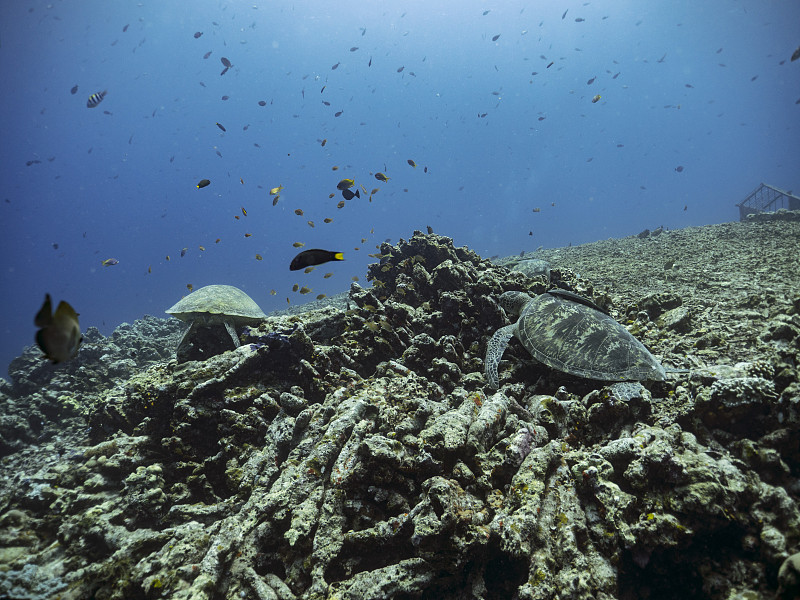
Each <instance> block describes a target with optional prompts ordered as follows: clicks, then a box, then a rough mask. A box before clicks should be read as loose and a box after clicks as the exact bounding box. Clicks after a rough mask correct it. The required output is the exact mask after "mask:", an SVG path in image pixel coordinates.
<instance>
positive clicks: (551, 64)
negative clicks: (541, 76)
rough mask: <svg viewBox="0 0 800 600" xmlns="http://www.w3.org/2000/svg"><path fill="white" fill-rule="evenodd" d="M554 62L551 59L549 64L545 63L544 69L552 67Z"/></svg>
mask: <svg viewBox="0 0 800 600" xmlns="http://www.w3.org/2000/svg"><path fill="white" fill-rule="evenodd" d="M554 64H555V63H554V62H552V61H551V62H550V64H549V65H547V66H546V67H545V69H549V68H550V67H552V66H553V65H554Z"/></svg>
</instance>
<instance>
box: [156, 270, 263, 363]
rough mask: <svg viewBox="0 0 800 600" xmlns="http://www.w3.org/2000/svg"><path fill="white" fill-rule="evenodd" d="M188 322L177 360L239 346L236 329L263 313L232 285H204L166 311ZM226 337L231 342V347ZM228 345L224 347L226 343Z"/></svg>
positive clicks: (196, 358)
mask: <svg viewBox="0 0 800 600" xmlns="http://www.w3.org/2000/svg"><path fill="white" fill-rule="evenodd" d="M165 312H166V313H167V314H168V315H172V316H173V317H176V318H178V319H180V320H181V321H185V322H186V323H189V329H187V330H186V332H185V333H184V334H183V337H181V339H180V341H179V342H178V347H177V349H176V354H177V356H178V360H179V361H181V362H182V361H184V360H198V359H199V360H202V359H205V358H208V357H209V356H213V355H214V354H219V353H220V352H224V351H225V350H229V349H233V348H238V347H239V345H240V344H239V336H238V335H237V334H236V329H237V328H239V327H243V326H245V325H258V324H259V323H260V322H261V321H262V319H265V318H266V315H265V314H264V313H263V311H262V310H261V309H260V308H259V307H258V304H256V303H255V301H254V300H253V299H252V298H251V297H250V296H248V295H247V294H245V293H244V292H243V291H242V290H240V289H239V288H236V287H233V286H232V285H207V286H205V287H202V288H200V289H199V290H195V291H194V292H192V293H191V294H189V295H188V296H186V297H185V298H183V299H181V300H180V301H179V302H178V303H177V304H175V306H173V307H171V308H168V309H167V310H166V311H165ZM226 340H228V341H231V342H233V348H230V344H227V343H226ZM226 346H227V347H226Z"/></svg>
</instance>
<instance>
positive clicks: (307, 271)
mask: <svg viewBox="0 0 800 600" xmlns="http://www.w3.org/2000/svg"><path fill="white" fill-rule="evenodd" d="M316 268H317V267H315V266H314V267H306V268H305V269H303V273H305V274H306V275H308V274H309V273H311V271H313V270H314V269H316Z"/></svg>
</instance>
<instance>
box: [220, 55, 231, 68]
mask: <svg viewBox="0 0 800 600" xmlns="http://www.w3.org/2000/svg"><path fill="white" fill-rule="evenodd" d="M219 60H220V62H221V63H222V64H223V65H224V66H225V68H226V69H230V68H231V67H232V66H233V65H232V64H231V61H229V60H228V59H227V58H225V57H224V56H223V57H222V58H220V59H219Z"/></svg>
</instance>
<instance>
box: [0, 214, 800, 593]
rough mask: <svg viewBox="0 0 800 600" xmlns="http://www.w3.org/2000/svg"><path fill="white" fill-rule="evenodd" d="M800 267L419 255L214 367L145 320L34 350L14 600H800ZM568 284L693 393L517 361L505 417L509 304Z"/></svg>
mask: <svg viewBox="0 0 800 600" xmlns="http://www.w3.org/2000/svg"><path fill="white" fill-rule="evenodd" d="M790 216H791V215H790ZM799 240H800V221H798V220H796V219H794V220H793V219H792V218H785V216H780V217H779V218H777V219H771V220H770V219H766V218H764V217H760V219H759V220H753V221H751V222H746V223H726V224H722V225H714V226H708V227H702V228H692V229H686V230H680V231H669V232H660V234H658V235H654V234H652V233H651V234H648V235H644V236H641V237H632V238H626V239H622V240H608V241H604V242H598V243H596V244H588V245H585V246H579V247H575V248H562V249H559V250H551V251H546V252H544V251H542V252H537V253H536V254H535V256H536V257H537V258H547V259H548V260H549V261H550V263H551V267H552V270H551V274H550V281H549V282H548V281H547V279H546V277H542V276H539V277H534V278H529V277H528V276H526V275H524V274H523V273H521V272H518V271H515V270H511V269H509V268H508V267H509V266H513V263H515V262H519V260H520V259H519V257H517V258H515V259H513V260H507V261H503V262H504V264H496V263H492V262H490V261H488V260H482V259H481V258H480V257H479V256H477V255H476V254H474V253H473V252H471V251H469V250H468V249H465V248H455V247H454V246H453V244H452V242H451V240H449V239H448V238H445V237H440V236H436V235H423V234H421V233H419V232H416V233H415V234H414V235H413V237H412V238H411V239H410V240H408V241H401V242H400V243H399V244H398V245H397V246H389V245H384V246H383V248H382V250H381V252H382V258H381V259H380V262H379V263H376V264H375V265H372V266H371V267H370V272H369V279H370V280H371V282H372V287H371V288H369V289H364V288H361V287H360V286H358V285H355V284H354V285H353V286H352V288H351V290H350V292H349V295H348V298H347V300H346V306H344V308H342V307H340V306H338V305H332V306H328V307H326V308H322V309H318V310H313V311H309V312H306V313H302V314H287V315H280V316H272V317H270V318H268V319H267V320H266V321H265V322H264V324H263V325H261V326H260V327H258V328H250V329H247V330H245V331H244V332H243V333H242V341H243V345H242V346H241V347H240V348H239V349H237V350H235V351H230V352H225V353H224V354H220V355H218V356H215V357H212V358H210V359H209V360H207V361H204V362H187V363H183V364H178V363H177V362H176V361H175V360H173V359H171V357H170V356H169V354H168V349H169V348H173V347H174V345H173V344H174V342H175V340H176V339H177V336H179V334H180V329H181V327H182V325H180V324H178V323H177V322H175V321H174V320H173V321H165V320H161V319H154V318H152V317H147V318H145V319H143V320H141V321H137V322H136V323H135V324H133V325H124V326H121V327H120V328H119V329H118V330H117V331H116V332H115V333H114V335H112V336H111V337H109V338H102V336H100V335H99V334H98V333H97V332H89V333H87V343H86V344H85V346H84V348H83V349H82V350H81V353H80V355H79V357H78V358H77V359H76V360H75V361H74V362H71V363H67V364H66V365H64V366H61V367H58V368H53V367H51V366H49V365H46V364H45V363H42V362H41V360H39V359H38V358H37V356H36V353H35V351H34V350H32V349H31V350H30V351H28V352H26V353H25V354H24V355H23V356H22V357H20V358H19V359H17V360H16V361H15V362H14V363H13V364H12V368H11V373H10V375H11V378H12V382H11V383H10V384H5V385H3V386H2V387H0V454H2V455H3V458H2V467H1V468H2V475H3V476H2V478H0V596H2V597H8V598H62V599H73V598H74V599H79V598H90V597H91V598H115V599H117V598H118V599H123V598H124V599H139V598H141V599H151V598H175V599H184V598H185V599H192V600H196V599H208V600H212V599H228V598H230V599H233V598H259V599H264V600H266V599H270V600H271V599H281V600H287V599H294V598H298V599H299V598H305V599H321V598H342V599H345V598H353V599H356V598H358V599H363V598H407V599H408V598H444V599H462V598H476V599H477V598H483V599H495V598H496V599H504V600H505V599H509V598H520V599H545V598H575V599H578V598H602V599H612V598H619V599H629V598H647V597H653V598H655V597H681V598H689V599H692V598H720V599H722V598H752V597H767V598H769V597H785V598H788V597H792V596H791V595H792V594H793V593H794V592H795V591H796V590H793V589H792V588H791V585H792V577H797V568H798V566H800V560H797V559H796V558H795V561H794V562H792V561H791V560H790V561H788V562H786V566H784V568H783V570H782V571H781V573H780V574H779V569H780V567H781V565H782V563H784V561H786V559H787V557H789V556H790V555H793V554H795V553H797V552H798V551H800V510H798V498H799V497H800V480H799V479H798V476H799V475H800V447H799V442H798V440H800V431H799V430H800V414H799V409H800V407H799V406H798V405H799V404H800V381H799V380H798V370H797V364H798V358H799V357H798V354H800V350H798V343H799V342H800V337H799V336H800V264H798V256H797V251H796V248H797V246H798V241H799ZM524 258H530V257H529V256H526V257H524ZM504 265H505V266H504ZM553 286H557V287H560V288H563V289H567V290H571V291H574V292H577V293H580V294H583V295H585V296H587V297H590V298H592V299H593V300H594V301H595V302H596V303H598V304H600V305H602V306H604V307H605V308H607V309H608V310H609V311H610V312H611V314H612V315H613V316H614V317H615V318H617V320H619V321H620V322H621V323H623V324H625V325H626V326H627V327H628V328H629V329H630V330H631V331H632V332H634V334H635V335H636V336H637V337H639V339H641V340H642V341H643V342H644V343H645V344H646V345H647V346H648V347H649V348H650V349H651V350H652V351H653V352H654V354H656V355H657V356H658V357H659V359H660V360H662V362H663V364H664V365H665V366H667V367H671V368H675V369H686V370H688V371H687V372H682V373H675V374H673V375H671V376H670V378H669V379H668V380H667V381H666V382H662V383H656V384H653V385H648V386H643V385H640V384H625V385H613V386H606V385H604V384H603V383H602V382H596V381H589V380H582V379H577V378H574V377H569V376H566V375H563V374H560V373H557V372H554V371H552V370H550V369H547V368H546V367H544V366H542V365H539V364H536V363H534V361H533V360H532V359H531V357H530V356H529V355H528V354H527V352H526V351H525V350H524V349H523V348H522V347H521V346H520V345H519V344H518V343H517V342H515V341H512V343H511V346H510V347H509V349H508V351H507V352H506V355H505V360H504V361H503V362H502V363H501V373H500V379H501V388H500V390H499V391H498V392H496V393H492V392H491V391H489V390H488V389H487V388H486V385H485V380H484V377H483V374H482V371H483V356H484V352H485V349H486V342H487V340H488V339H489V337H490V336H491V335H492V333H493V332H494V331H496V330H497V329H498V328H499V327H502V326H503V325H505V324H507V323H508V321H507V319H506V317H505V315H504V313H503V312H502V310H501V309H500V308H499V307H498V305H497V302H496V300H497V297H498V296H499V295H500V294H501V293H502V292H504V291H507V290H524V291H527V292H528V293H531V294H537V293H542V292H544V291H545V290H546V289H548V288H549V287H553ZM795 565H797V566H795ZM779 586H780V587H779Z"/></svg>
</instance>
